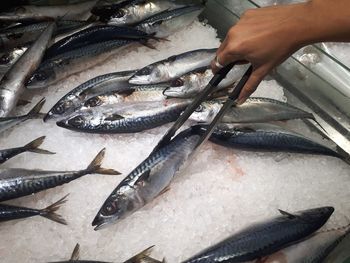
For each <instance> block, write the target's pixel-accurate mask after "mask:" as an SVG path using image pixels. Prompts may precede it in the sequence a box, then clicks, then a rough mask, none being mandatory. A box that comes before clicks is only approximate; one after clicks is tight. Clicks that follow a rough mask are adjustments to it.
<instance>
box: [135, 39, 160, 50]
mask: <svg viewBox="0 0 350 263" xmlns="http://www.w3.org/2000/svg"><path fill="white" fill-rule="evenodd" d="M139 43H140V44H141V45H143V46H145V47H148V48H150V49H155V50H157V48H156V47H155V46H153V45H152V44H150V43H149V42H148V40H147V39H141V40H140V41H139Z"/></svg>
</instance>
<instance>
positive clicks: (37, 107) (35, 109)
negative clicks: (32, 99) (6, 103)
mask: <svg viewBox="0 0 350 263" xmlns="http://www.w3.org/2000/svg"><path fill="white" fill-rule="evenodd" d="M44 103H45V98H42V99H41V100H40V101H39V102H38V103H37V104H36V105H35V106H34V107H33V109H31V110H30V111H29V112H28V114H27V116H28V117H30V118H38V117H40V113H39V112H40V110H41V108H42V107H43V105H44Z"/></svg>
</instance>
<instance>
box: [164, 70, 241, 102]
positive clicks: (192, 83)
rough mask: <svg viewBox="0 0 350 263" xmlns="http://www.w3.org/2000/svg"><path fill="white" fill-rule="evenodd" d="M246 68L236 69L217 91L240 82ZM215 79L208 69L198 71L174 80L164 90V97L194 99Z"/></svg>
mask: <svg viewBox="0 0 350 263" xmlns="http://www.w3.org/2000/svg"><path fill="white" fill-rule="evenodd" d="M245 68H246V67H245V66H239V67H238V66H236V67H234V68H233V69H232V70H231V71H230V72H229V73H228V74H227V76H226V78H225V79H223V80H222V81H221V82H220V83H219V85H218V86H217V89H216V90H215V91H217V90H220V89H224V88H227V87H229V86H230V85H232V84H233V83H235V82H236V81H238V80H239V79H240V78H241V77H242V75H243V74H244V70H245ZM213 77H214V74H213V72H212V70H211V69H209V68H208V67H204V68H200V69H196V70H194V71H191V72H189V73H186V74H185V75H183V76H181V77H179V78H177V79H175V80H173V81H172V82H171V83H170V87H169V88H167V89H166V90H164V95H165V96H167V97H170V98H193V97H194V96H196V95H197V94H199V93H200V92H201V91H202V90H204V88H205V87H206V86H207V85H208V83H209V81H210V80H211V79H212V78H213Z"/></svg>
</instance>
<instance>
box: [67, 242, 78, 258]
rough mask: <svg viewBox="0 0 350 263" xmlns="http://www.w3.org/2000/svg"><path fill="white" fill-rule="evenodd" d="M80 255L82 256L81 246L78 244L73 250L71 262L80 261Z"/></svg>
mask: <svg viewBox="0 0 350 263" xmlns="http://www.w3.org/2000/svg"><path fill="white" fill-rule="evenodd" d="M79 254H80V245H79V243H77V244H76V245H75V247H74V249H73V252H72V255H71V257H70V259H69V260H71V261H73V260H78V259H79Z"/></svg>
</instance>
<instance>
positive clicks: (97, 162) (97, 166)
mask: <svg viewBox="0 0 350 263" xmlns="http://www.w3.org/2000/svg"><path fill="white" fill-rule="evenodd" d="M105 152H106V148H103V149H102V150H101V151H100V152H99V153H98V154H97V155H96V157H95V158H94V159H93V160H92V162H91V163H90V164H89V166H88V167H87V168H86V171H87V172H88V173H97V174H109V175H118V174H121V173H120V172H118V171H116V170H113V169H106V168H102V167H101V163H102V160H103V157H104V156H105Z"/></svg>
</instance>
